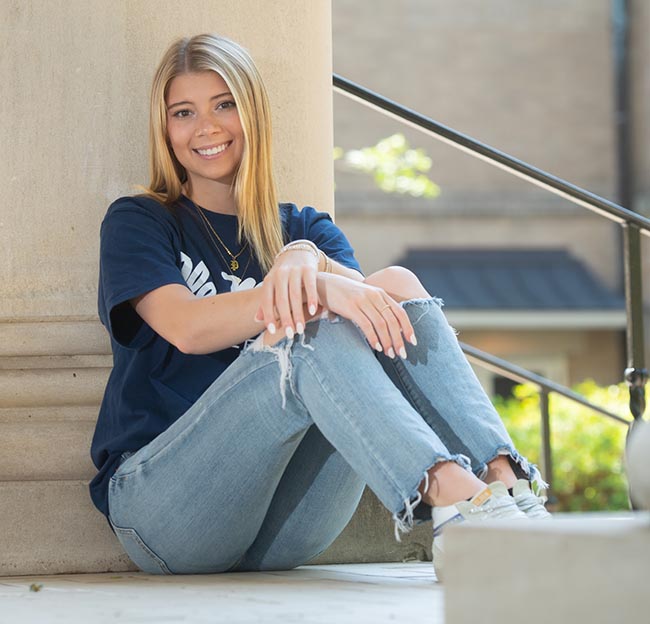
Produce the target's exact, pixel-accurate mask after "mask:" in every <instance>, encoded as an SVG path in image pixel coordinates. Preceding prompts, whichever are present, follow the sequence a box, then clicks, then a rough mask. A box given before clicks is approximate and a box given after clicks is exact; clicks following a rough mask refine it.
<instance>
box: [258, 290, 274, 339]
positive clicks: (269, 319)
mask: <svg viewBox="0 0 650 624" xmlns="http://www.w3.org/2000/svg"><path fill="white" fill-rule="evenodd" d="M274 291H275V285H274V283H273V280H272V279H270V280H268V281H267V279H265V280H264V283H263V284H262V300H261V302H260V308H259V310H258V312H257V314H256V315H255V319H256V320H260V321H262V322H263V323H264V325H265V327H266V329H267V331H268V332H269V334H275V332H276V331H277V327H276V325H275V318H276V315H275V292H274Z"/></svg>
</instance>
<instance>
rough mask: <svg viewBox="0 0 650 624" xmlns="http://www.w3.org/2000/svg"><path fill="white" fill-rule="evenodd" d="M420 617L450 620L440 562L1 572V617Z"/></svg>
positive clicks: (99, 620)
mask: <svg viewBox="0 0 650 624" xmlns="http://www.w3.org/2000/svg"><path fill="white" fill-rule="evenodd" d="M34 590H38V591H34ZM416 617H417V618H418V620H420V621H424V622H427V624H443V621H444V620H443V594H442V586H441V585H440V584H438V583H436V577H435V574H434V572H433V567H432V565H431V563H374V564H348V565H329V566H305V567H302V568H298V569H297V570H292V571H290V572H259V573H242V574H220V575H211V576H149V575H145V574H85V575H61V576H43V577H5V578H0V624H107V623H109V622H110V623H113V622H117V623H124V624H127V623H129V624H130V623H134V624H135V623H138V624H140V623H148V622H151V623H156V624H170V623H174V622H183V623H188V624H189V623H191V624H194V623H196V624H203V623H206V624H207V623H210V624H218V623H224V624H226V623H227V624H240V623H241V624H254V623H257V622H259V623H264V624H274V623H276V622H278V623H279V622H282V623H283V624H291V623H293V622H301V623H303V622H304V623H305V624H334V623H335V624H348V623H350V624H351V623H354V624H365V623H366V622H371V623H372V624H383V623H385V622H391V623H397V622H409V621H418V620H415V618H416ZM423 618H424V619H423Z"/></svg>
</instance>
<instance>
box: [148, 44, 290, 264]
mask: <svg viewBox="0 0 650 624" xmlns="http://www.w3.org/2000/svg"><path fill="white" fill-rule="evenodd" d="M202 71H214V72H216V73H218V74H219V75H220V76H221V77H222V78H223V79H224V81H225V82H226V84H227V85H228V88H229V89H230V91H231V92H232V94H233V98H234V100H235V104H236V106H237V111H238V113H239V118H240V120H241V125H242V129H243V132H244V150H243V154H242V159H241V163H240V165H239V168H238V170H237V174H236V176H235V181H234V197H235V203H236V206H237V214H238V217H239V237H240V240H242V239H246V240H248V242H249V243H250V245H251V247H252V248H253V250H254V251H255V255H256V256H257V260H258V261H259V263H260V266H261V268H262V270H263V271H264V272H266V271H268V270H269V269H270V268H271V266H272V264H273V259H274V257H275V254H276V253H277V252H278V251H279V250H280V248H281V247H282V244H283V240H282V226H281V222H280V215H279V212H278V201H277V191H276V187H275V182H274V179H273V172H272V165H273V162H272V154H271V109H270V106H269V100H268V96H267V93H266V89H265V87H264V84H263V82H262V78H261V76H260V74H259V72H258V70H257V68H256V67H255V64H254V63H253V59H252V58H251V57H250V55H249V53H248V52H247V51H246V50H245V49H244V48H242V47H241V46H240V45H239V44H237V43H235V42H234V41H231V40H230V39H226V38H225V37H220V36H217V35H211V34H205V35H197V36H195V37H191V38H189V37H185V38H183V39H179V40H178V41H175V42H174V43H173V44H172V45H171V46H170V47H169V49H168V50H167V51H166V52H165V55H164V56H163V58H162V61H161V62H160V65H159V66H158V69H157V70H156V73H155V75H154V79H153V84H152V87H151V109H150V118H149V166H150V183H149V186H148V187H147V188H146V189H145V193H146V194H147V195H149V196H151V197H153V198H155V199H157V200H158V201H160V202H162V203H164V204H166V205H167V206H171V205H172V204H173V203H174V202H176V200H177V199H178V198H179V196H180V195H181V192H182V185H183V184H184V183H185V182H187V181H188V180H187V172H186V171H185V168H184V167H183V166H182V165H181V164H180V162H178V160H177V159H176V156H175V155H174V152H173V151H172V149H171V146H170V144H169V141H168V138H167V106H166V97H167V91H168V89H169V85H170V83H171V81H172V80H173V79H174V78H175V77H176V76H179V75H181V74H187V73H192V72H202Z"/></svg>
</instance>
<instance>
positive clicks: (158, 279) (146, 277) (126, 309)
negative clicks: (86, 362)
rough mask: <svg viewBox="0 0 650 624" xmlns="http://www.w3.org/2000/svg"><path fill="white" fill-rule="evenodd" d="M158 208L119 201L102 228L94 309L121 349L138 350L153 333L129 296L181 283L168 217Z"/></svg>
mask: <svg viewBox="0 0 650 624" xmlns="http://www.w3.org/2000/svg"><path fill="white" fill-rule="evenodd" d="M118 201H119V200H118ZM159 208H160V209H159V210H155V209H151V208H147V207H145V206H142V205H138V203H136V202H135V201H131V202H129V201H122V202H119V203H116V204H113V206H111V208H110V209H109V211H108V213H107V215H106V217H105V219H104V221H103V223H102V227H101V233H100V263H99V264H100V266H99V313H100V317H101V319H102V322H103V323H104V325H105V326H106V328H107V329H108V331H109V334H110V335H111V337H112V338H113V339H114V340H116V341H117V342H118V343H119V344H121V345H122V346H125V347H130V348H138V347H139V346H141V345H143V344H145V343H146V342H148V341H149V339H150V338H151V337H152V336H153V335H154V332H153V330H152V329H151V328H150V327H149V326H148V325H147V324H146V323H145V322H144V321H143V320H142V319H141V318H140V317H139V316H138V314H137V313H136V311H135V310H134V308H133V306H131V304H130V303H129V300H130V299H133V298H134V297H138V296H140V295H143V294H145V293H147V292H150V291H152V290H155V289H156V288H160V287H161V286H165V285H167V284H181V285H185V280H184V279H183V276H182V273H181V269H180V260H179V252H178V251H177V249H178V242H177V238H178V233H177V230H176V228H175V224H174V220H173V217H172V216H171V215H166V214H165V213H164V212H161V211H165V210H166V209H165V208H164V207H163V206H160V207H159Z"/></svg>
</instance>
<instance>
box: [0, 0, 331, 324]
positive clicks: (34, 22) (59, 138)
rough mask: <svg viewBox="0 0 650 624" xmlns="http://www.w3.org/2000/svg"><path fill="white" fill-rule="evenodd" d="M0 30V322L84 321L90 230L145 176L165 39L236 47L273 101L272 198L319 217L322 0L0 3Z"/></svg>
mask: <svg viewBox="0 0 650 624" xmlns="http://www.w3.org/2000/svg"><path fill="white" fill-rule="evenodd" d="M261 7H263V10H261ZM0 24H2V31H3V42H4V45H3V53H2V55H0V77H1V79H2V85H3V96H2V103H1V104H0V107H1V111H2V118H3V120H4V121H3V123H2V124H1V126H0V150H2V151H1V153H2V161H3V163H5V164H4V166H3V167H2V169H1V170H0V185H1V186H2V188H3V189H4V192H3V198H2V213H1V215H0V235H1V237H2V240H3V245H2V246H1V248H0V283H1V284H2V286H0V320H3V321H13V320H16V319H48V320H53V319H58V318H72V317H74V318H78V317H83V318H94V316H95V307H96V303H95V293H96V279H97V276H96V273H97V238H98V236H97V233H98V226H99V223H100V221H101V219H102V217H103V214H104V212H105V210H106V208H107V206H108V204H109V203H110V202H111V201H112V200H113V199H115V198H116V197H117V196H119V195H120V194H125V193H130V192H132V190H133V187H134V185H136V184H141V183H143V182H146V181H147V161H146V149H147V108H148V102H147V100H148V91H149V86H150V82H151V77H152V75H153V71H154V69H155V65H156V63H157V62H158V60H159V57H160V56H161V54H162V51H163V50H164V49H165V48H166V47H167V46H168V44H169V43H170V42H171V41H172V40H173V39H175V38H176V37H178V36H182V35H187V34H197V33H200V32H206V31H214V32H218V33H220V34H223V35H226V36H231V37H233V38H235V39H237V40H238V41H240V42H241V43H243V44H244V45H245V46H247V47H248V49H249V50H250V51H251V53H252V54H253V57H254V58H255V59H256V61H257V62H258V64H259V66H260V69H261V72H262V74H263V76H264V77H265V79H266V82H267V84H268V87H269V91H270V95H271V99H272V103H273V111H274V117H275V119H274V121H275V143H276V169H277V172H278V174H279V177H280V188H281V196H282V198H285V199H291V200H292V201H296V202H298V203H310V204H315V205H317V206H320V207H321V208H323V209H326V210H331V208H332V201H333V198H332V190H331V189H332V167H331V142H332V126H331V117H332V108H331V106H332V102H331V101H332V98H331V86H330V74H331V48H330V2H329V1H328V0H312V1H310V2H295V1H294V0H274V2H269V3H266V2H264V3H261V2H259V0H244V1H242V0H219V1H216V2H215V1H211V0H200V1H197V2H191V3H179V2H171V1H170V0H162V1H157V2H149V1H142V2H131V1H128V0H117V1H116V2H110V3H106V2H104V1H103V0H91V1H87V0H83V1H82V0H70V1H66V2H48V3H41V2H24V1H22V0H5V1H3V2H2V4H0ZM314 119H318V120H319V122H318V123H317V124H316V123H313V120H314ZM315 172H318V173H317V174H315Z"/></svg>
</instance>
